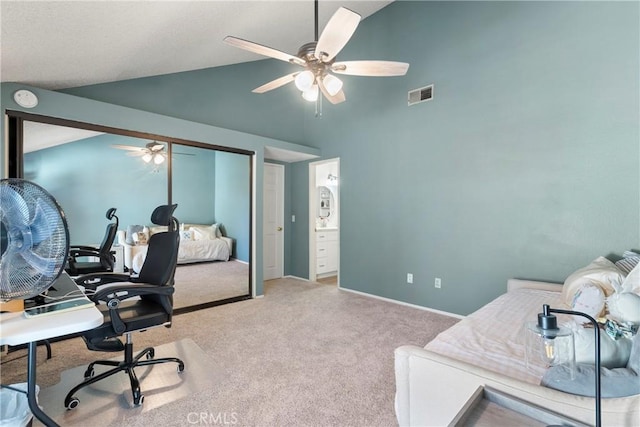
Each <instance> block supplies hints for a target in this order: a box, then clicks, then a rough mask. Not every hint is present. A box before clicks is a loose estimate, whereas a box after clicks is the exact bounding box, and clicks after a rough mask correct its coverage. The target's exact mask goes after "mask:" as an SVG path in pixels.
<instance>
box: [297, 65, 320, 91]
mask: <svg viewBox="0 0 640 427" xmlns="http://www.w3.org/2000/svg"><path fill="white" fill-rule="evenodd" d="M315 80H316V76H314V75H313V73H312V72H311V71H309V70H306V71H303V72H301V73H299V74H298V75H297V76H296V79H295V84H296V87H297V88H298V89H300V90H301V91H303V92H305V91H308V90H310V89H311V88H312V87H313V83H314V82H315Z"/></svg>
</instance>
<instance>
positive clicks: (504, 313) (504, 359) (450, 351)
mask: <svg viewBox="0 0 640 427" xmlns="http://www.w3.org/2000/svg"><path fill="white" fill-rule="evenodd" d="M562 301H563V299H562V285H558V284H552V283H546V282H533V281H525V280H516V279H512V280H509V282H508V284H507V293H506V294H504V295H502V296H500V297H498V298H496V299H495V300H494V301H492V302H491V303H489V304H487V305H486V306H484V307H482V308H481V309H480V310H478V311H476V312H474V313H473V314H471V315H469V316H467V317H466V318H465V319H463V320H461V321H460V322H458V323H457V324H456V325H454V326H452V327H451V328H449V329H448V330H446V331H444V332H442V333H441V334H439V335H438V337H436V339H434V340H433V341H431V342H430V343H428V344H427V345H426V346H425V347H424V348H422V347H417V346H402V347H399V348H398V349H396V351H395V372H396V415H397V418H398V422H399V424H400V425H401V426H408V425H421V426H441V425H451V424H452V423H454V424H455V421H456V420H457V419H458V418H459V416H460V411H461V409H462V408H464V407H465V405H466V404H467V403H468V401H469V400H470V399H471V398H472V397H473V396H474V395H475V394H477V392H478V389H479V388H481V387H490V388H491V389H494V390H498V391H499V392H502V393H505V394H507V395H509V396H512V397H515V398H517V399H521V400H523V401H525V402H527V403H528V404H530V405H535V406H539V407H542V408H545V409H547V410H549V411H552V412H556V413H558V414H562V415H564V416H566V417H569V418H571V419H574V420H576V421H579V422H582V423H586V424H589V425H591V424H593V422H594V405H595V403H594V399H593V398H590V397H583V396H577V395H574V394H569V393H565V392H562V391H558V390H554V389H551V388H547V387H543V386H541V385H539V384H540V380H541V378H542V376H543V374H544V373H545V369H544V368H543V367H533V368H532V369H530V368H527V367H526V366H525V362H524V359H525V357H524V352H525V347H524V341H523V339H522V338H521V336H522V335H521V328H522V325H523V324H524V322H525V321H530V320H535V319H536V317H537V313H538V312H540V311H541V308H542V304H543V303H547V304H549V305H551V306H552V307H553V306H556V307H559V306H561V305H562ZM602 420H603V425H607V426H638V425H640V396H639V395H635V396H630V397H620V398H611V399H603V401H602Z"/></svg>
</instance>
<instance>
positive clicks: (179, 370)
mask: <svg viewBox="0 0 640 427" xmlns="http://www.w3.org/2000/svg"><path fill="white" fill-rule="evenodd" d="M182 371H184V363H179V364H178V372H182Z"/></svg>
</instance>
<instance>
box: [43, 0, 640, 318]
mask: <svg viewBox="0 0 640 427" xmlns="http://www.w3.org/2000/svg"><path fill="white" fill-rule="evenodd" d="M639 15H640V12H639V5H638V3H637V2H404V1H396V2H394V3H392V4H390V5H389V6H387V7H385V8H384V9H382V10H381V11H379V12H378V13H376V14H374V15H372V16H370V17H369V18H367V19H366V20H364V21H363V22H362V23H361V25H360V26H359V28H358V30H357V31H356V33H355V35H354V36H353V38H352V39H351V41H350V42H349V44H348V45H347V46H346V48H345V49H344V50H343V52H342V53H341V54H340V59H354V60H355V59H388V60H397V61H406V62H409V63H410V64H411V67H410V69H409V72H408V74H407V75H406V76H404V77H395V78H364V77H353V76H344V78H343V80H344V82H345V91H346V96H347V101H346V102H345V103H343V104H340V105H336V106H333V105H329V104H328V103H325V104H324V111H323V117H322V118H321V119H317V118H315V117H314V116H313V106H312V105H311V104H308V103H304V102H302V101H301V100H300V96H299V94H298V93H296V91H295V89H293V87H292V85H289V86H287V87H284V88H281V89H278V90H275V91H273V92H270V93H268V94H264V95H255V94H252V93H250V90H251V89H253V88H255V87H257V86H259V85H261V84H262V83H264V82H266V81H269V80H270V79H274V78H276V77H278V76H280V75H283V74H285V73H287V72H288V70H290V67H288V66H287V64H284V63H281V62H279V61H274V60H264V61H257V62H252V63H248V64H240V65H235V66H229V67H222V68H218V69H207V70H198V71H194V72H189V73H179V74H174V75H170V76H158V77H153V78H147V79H138V80H130V81H126V82H116V83H111V84H104V85H96V86H89V87H83V88H76V89H72V90H67V91H66V92H68V93H71V94H74V95H78V96H82V97H87V98H93V99H96V100H101V101H106V102H110V103H114V104H118V105H123V106H129V107H133V108H136V109H139V110H146V111H150V112H154V113H160V114H165V115H170V116H176V117H180V118H182V119H185V120H189V121H191V122H201V123H207V124H212V125H216V126H220V127H225V128H230V129H235V130H239V131H242V132H244V133H245V134H243V135H244V137H247V138H248V137H249V136H250V135H246V134H258V135H262V136H265V137H268V138H274V139H279V140H288V141H292V142H298V143H301V144H304V145H306V146H312V147H319V148H321V150H322V156H323V158H335V157H339V158H340V166H341V168H340V169H341V176H340V182H341V216H340V218H341V259H340V263H341V271H340V274H341V286H343V287H345V288H350V289H354V290H358V291H363V292H368V293H371V294H375V295H379V296H382V297H387V298H393V299H396V300H400V301H406V302H409V303H413V304H418V305H422V306H427V307H431V308H434V309H439V310H445V311H450V312H454V313H458V314H467V313H469V312H471V311H473V310H474V309H476V308H478V307H480V306H481V305H483V304H485V303H486V302H487V301H489V300H491V299H493V298H494V297H495V296H496V295H498V294H500V293H502V292H504V290H505V286H506V285H505V283H506V280H507V279H508V278H510V277H521V278H532V279H544V280H555V281H562V280H563V279H564V278H565V277H566V276H567V275H568V274H569V273H571V272H572V271H573V270H575V269H577V268H579V267H581V266H584V265H586V264H587V263H588V262H589V261H591V260H592V259H593V258H595V257H596V256H598V255H606V254H608V253H610V252H616V253H620V252H621V251H623V250H625V249H629V248H640V176H639V174H640V172H639V171H640V165H639V163H640V148H639V141H640V131H639V125H638V117H639V115H640V107H639V93H640V87H639V86H640V85H639V82H638V75H640V65H639V51H640V49H639V39H640V37H639V22H640V19H639V18H640V16H639ZM432 83H433V84H435V92H434V93H435V97H434V99H433V100H432V101H430V102H427V103H422V104H419V105H416V106H412V107H407V105H406V93H407V91H408V90H410V89H415V88H418V87H421V86H424V85H427V84H432ZM38 108H39V107H38ZM121 120H122V121H126V119H124V118H123V119H121ZM244 137H243V138H244ZM194 140H200V139H198V138H194ZM205 142H208V141H205ZM256 160H257V162H258V163H259V164H261V163H262V160H263V159H262V158H258V159H256ZM255 173H256V176H257V177H261V176H262V169H261V166H259V167H258V168H257V170H256V171H255ZM285 173H286V180H287V182H286V192H287V193H286V194H287V198H288V201H287V207H288V208H289V206H290V210H288V211H287V212H286V213H285V217H286V218H290V215H291V214H295V215H296V222H295V223H293V224H290V235H289V236H288V238H290V246H289V249H288V250H287V252H286V256H287V258H286V260H285V266H286V270H285V271H286V273H287V274H294V275H298V276H302V277H306V276H307V274H308V194H307V193H308V164H307V163H296V164H293V165H291V166H289V167H288V168H287V169H286V171H285ZM257 188H258V189H259V193H258V194H257V195H256V197H257V199H258V200H259V202H258V205H257V206H256V210H257V212H260V211H261V209H262V204H261V195H262V194H261V191H262V190H261V188H262V183H261V181H260V182H259V184H257ZM257 222H258V226H260V225H261V217H260V220H258V221H257ZM261 235H262V231H261V228H259V229H258V231H257V236H256V238H257V243H256V245H257V248H256V249H257V250H259V249H260V248H261V245H262V243H261ZM257 269H258V272H261V269H262V264H261V263H260V264H259V265H258V266H257ZM408 272H410V273H413V274H414V284H413V285H408V284H406V283H405V281H406V274H407V273H408ZM260 277H261V276H260ZM434 277H440V278H442V284H443V286H442V289H439V290H437V289H435V288H434V287H433V279H434ZM259 282H260V281H259ZM259 286H261V283H260V285H259Z"/></svg>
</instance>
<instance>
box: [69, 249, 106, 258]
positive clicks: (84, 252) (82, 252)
mask: <svg viewBox="0 0 640 427" xmlns="http://www.w3.org/2000/svg"><path fill="white" fill-rule="evenodd" d="M69 256H70V257H71V258H75V257H81V256H96V257H99V256H100V251H98V249H96V248H92V247H89V246H83V247H76V248H69Z"/></svg>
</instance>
